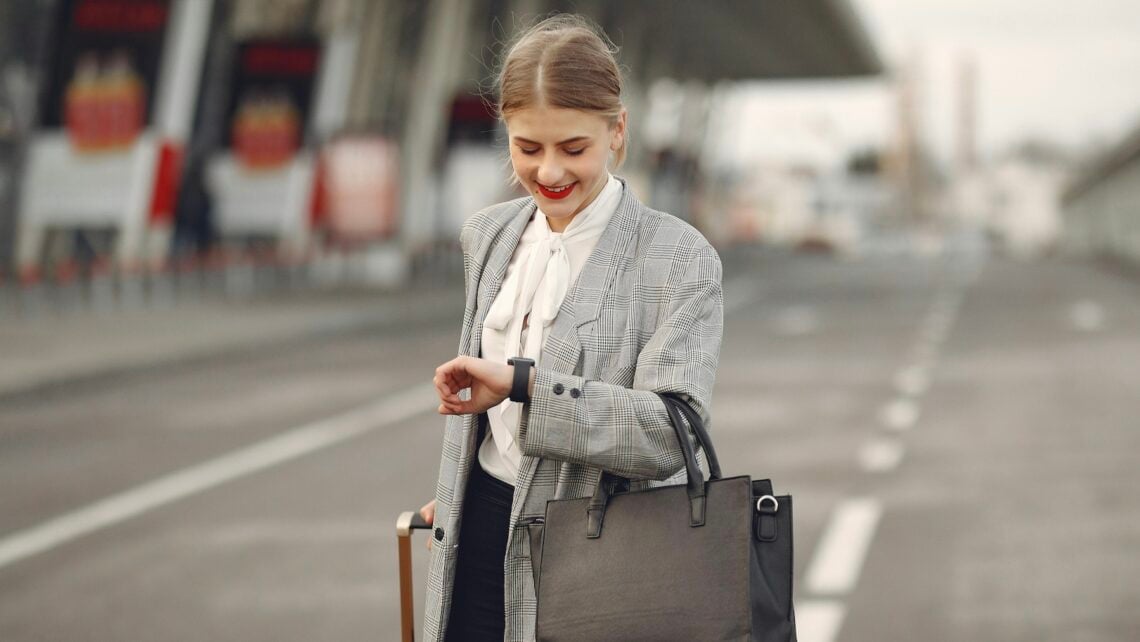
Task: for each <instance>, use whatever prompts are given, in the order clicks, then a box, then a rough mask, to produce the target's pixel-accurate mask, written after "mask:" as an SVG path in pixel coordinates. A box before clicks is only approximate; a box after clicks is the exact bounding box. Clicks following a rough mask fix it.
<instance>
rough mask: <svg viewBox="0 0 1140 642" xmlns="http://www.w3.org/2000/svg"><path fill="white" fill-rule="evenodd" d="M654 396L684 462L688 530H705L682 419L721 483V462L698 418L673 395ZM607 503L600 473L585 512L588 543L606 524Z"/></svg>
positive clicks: (696, 471) (699, 484)
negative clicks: (693, 528)
mask: <svg viewBox="0 0 1140 642" xmlns="http://www.w3.org/2000/svg"><path fill="white" fill-rule="evenodd" d="M657 396H659V397H661V401H662V402H663V403H664V404H665V412H667V413H668V414H669V423H671V424H672V425H673V431H674V433H675V434H676V435H677V443H679V444H680V446H681V453H682V454H683V455H684V458H685V471H686V473H687V476H688V480H687V482H686V484H685V486H686V490H687V493H688V495H689V526H704V524H705V497H706V491H705V481H704V477H703V475H702V474H701V468H700V466H699V465H698V464H697V454H696V450H695V449H694V447H693V443H692V441H690V439H689V431H688V429H687V428H686V426H685V421H684V420H683V419H682V415H684V417H685V419H687V420H688V422H689V425H690V426H691V427H692V428H693V433H694V435H695V436H696V439H697V442H698V444H700V445H701V446H702V447H703V448H704V449H705V454H706V456H707V457H708V460H709V478H710V479H720V476H721V472H720V461H719V460H718V459H717V456H716V451H715V450H714V449H713V446H712V440H711V439H710V438H709V434H708V431H706V430H705V427H704V424H703V423H702V422H701V418H700V415H698V414H697V412H696V411H695V410H693V409H692V407H691V406H689V404H688V403H686V402H685V401H684V400H683V399H681V398H679V397H677V396H675V394H674V393H657ZM609 501H610V492H609V489H608V488H607V487H606V475H605V473H603V474H602V475H601V477H599V478H598V485H597V487H596V488H595V489H594V495H593V497H591V498H590V503H589V505H588V506H587V508H586V537H588V538H590V539H597V538H598V537H601V535H602V523H603V522H604V521H605V515H606V505H607V504H609Z"/></svg>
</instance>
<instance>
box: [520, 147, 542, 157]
mask: <svg viewBox="0 0 1140 642" xmlns="http://www.w3.org/2000/svg"><path fill="white" fill-rule="evenodd" d="M519 151H520V152H522V153H524V154H526V155H527V156H533V155H535V154H537V153H538V148H537V147H531V148H527V147H519Z"/></svg>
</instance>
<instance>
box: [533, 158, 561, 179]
mask: <svg viewBox="0 0 1140 642" xmlns="http://www.w3.org/2000/svg"><path fill="white" fill-rule="evenodd" d="M564 173H565V172H564V170H563V169H562V165H561V164H560V163H559V162H558V158H557V157H556V155H555V154H546V155H545V156H543V158H542V160H541V161H539V164H538V175H537V176H536V177H535V180H537V181H538V182H539V183H542V184H543V185H549V186H556V185H558V184H559V181H561V180H562V176H563V174H564Z"/></svg>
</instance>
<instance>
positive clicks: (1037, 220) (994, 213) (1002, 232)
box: [949, 147, 1072, 258]
mask: <svg viewBox="0 0 1140 642" xmlns="http://www.w3.org/2000/svg"><path fill="white" fill-rule="evenodd" d="M1071 175H1072V172H1071V162H1070V161H1069V160H1068V158H1066V157H1065V156H1064V155H1062V154H1059V153H1055V152H1048V153H1040V152H1039V151H1036V150H1035V149H1034V148H1032V147H1022V148H1020V149H1016V150H1013V151H1012V152H1010V153H1008V154H1005V155H1004V156H1002V157H1001V158H999V159H997V160H995V161H992V162H989V163H979V164H975V165H973V166H972V167H971V168H970V169H969V170H968V171H965V172H963V173H961V174H960V175H959V176H958V177H957V179H956V180H955V182H954V184H953V186H952V188H951V191H950V193H949V198H950V200H951V201H952V205H951V206H950V207H951V209H952V211H953V214H954V215H955V216H956V218H957V220H960V221H964V222H967V223H970V224H972V225H975V226H978V227H980V228H982V229H984V230H986V231H987V232H988V233H989V235H990V237H991V238H992V239H993V240H994V241H996V242H997V247H998V249H1002V250H1004V251H1006V252H1008V253H1009V254H1011V255H1013V256H1017V257H1022V258H1028V257H1033V256H1038V255H1041V254H1044V253H1048V252H1050V251H1052V250H1053V249H1054V248H1055V247H1056V245H1057V242H1058V238H1059V235H1060V231H1061V195H1062V192H1063V190H1064V188H1065V185H1066V183H1067V182H1068V180H1069V179H1070V177H1071Z"/></svg>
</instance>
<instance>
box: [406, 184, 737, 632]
mask: <svg viewBox="0 0 1140 642" xmlns="http://www.w3.org/2000/svg"><path fill="white" fill-rule="evenodd" d="M619 180H621V179H619ZM622 182H623V193H622V198H621V200H620V202H619V204H618V207H617V210H616V211H615V212H614V215H613V216H612V218H611V219H610V222H609V224H608V225H607V227H606V230H605V232H604V233H603V234H602V236H601V238H600V239H599V241H598V244H597V246H596V247H595V248H594V250H593V252H592V253H591V254H590V257H589V258H588V259H587V261H586V263H585V265H584V266H583V268H582V271H581V272H580V273H579V275H578V277H577V279H576V281H575V282H574V283H573V284H572V285H571V287H570V290H569V291H568V292H567V295H566V298H565V299H564V301H563V303H562V307H561V308H560V310H559V313H558V316H557V317H556V318H555V321H554V324H553V325H552V326H551V330H550V333H549V334H548V336H547V338H546V343H545V344H544V347H543V352H542V355H541V358H540V364H539V369H538V371H537V372H536V382H535V394H534V397H533V398H532V400H531V402H530V403H529V404H527V407H526V408H525V409H524V413H523V417H522V425H521V426H520V445H521V447H522V449H523V455H524V456H523V460H522V462H521V466H520V470H519V475H518V478H517V480H516V490H515V497H514V503H513V506H512V510H511V525H510V532H509V535H508V546H507V555H506V558H505V559H504V573H505V584H506V586H505V596H504V599H505V603H506V608H507V636H506V639H508V640H527V639H532V638H533V636H534V622H535V611H536V609H535V607H536V605H535V597H534V587H533V582H532V575H531V568H530V557H529V556H530V551H529V540H528V537H527V533H526V529H525V528H516V525H517V524H518V523H519V522H520V521H522V520H525V519H526V518H527V517H532V516H539V515H543V514H544V513H545V508H546V502H547V501H549V500H551V499H560V498H566V497H582V496H587V495H589V494H591V493H592V492H593V489H594V486H595V485H596V484H597V481H598V479H599V478H600V476H601V474H602V471H603V469H606V470H610V471H613V472H615V473H617V474H619V475H622V476H625V477H628V478H630V479H634V480H638V481H635V482H634V484H635V487H637V486H650V485H659V484H662V483H679V482H683V475H684V470H683V468H682V466H683V460H682V458H681V454H680V450H679V447H678V445H677V442H676V438H675V437H674V436H673V431H672V428H671V426H670V425H669V419H668V415H667V413H666V412H665V410H664V407H663V406H662V404H661V403H660V400H659V399H658V398H657V395H656V394H654V392H679V393H681V394H683V395H686V396H687V397H688V398H689V400H690V403H691V404H692V405H693V407H694V408H695V409H696V410H697V411H698V413H700V414H701V416H702V418H703V419H704V420H705V422H706V425H708V424H710V423H711V422H710V421H709V420H710V416H709V412H708V402H709V399H710V397H711V393H712V385H713V379H714V376H715V370H716V364H717V360H718V357H719V350H720V335H721V315H722V305H723V302H722V295H721V289H720V286H721V284H720V277H721V271H720V270H721V266H720V260H719V257H718V256H717V254H716V252H715V251H714V250H713V249H712V247H711V246H709V245H708V242H707V241H706V240H705V239H704V237H703V236H701V235H700V233H698V232H697V231H696V230H694V229H693V228H692V227H691V226H689V225H688V224H686V223H683V222H681V221H680V220H678V219H676V218H675V217H672V216H669V215H667V214H662V213H660V212H655V211H653V210H651V209H649V208H647V207H645V206H644V205H642V204H641V203H640V202H639V201H638V200H637V199H636V198H635V197H634V196H633V194H632V192H631V191H630V189H629V187H628V185H624V183H625V181H624V180H623V181H622ZM535 213H536V207H535V204H534V200H533V199H532V198H530V197H526V198H521V199H516V200H514V201H510V202H507V203H502V204H499V205H496V206H493V207H491V208H488V209H486V210H483V211H481V212H479V213H478V214H476V215H475V216H473V217H471V218H470V219H469V220H468V221H467V223H465V224H464V227H463V231H462V233H461V243H462V245H463V248H464V272H465V294H466V296H465V299H466V302H465V309H464V319H463V327H462V330H461V333H460V344H459V354H466V355H470V356H478V355H479V343H480V337H481V335H482V328H483V320H484V319H485V317H486V314H487V309H488V308H489V307H490V305H491V302H492V301H494V298H495V296H496V295H497V294H498V292H499V290H500V288H501V286H502V282H503V279H504V278H505V276H506V270H507V265H508V264H509V262H510V259H511V256H512V255H513V253H514V251H515V248H516V247H517V245H518V241H519V239H520V238H521V235H522V232H523V230H524V229H525V227H526V224H527V222H528V221H529V220H530V218H531V216H532V215H534V214H535ZM555 384H561V385H559V386H555ZM587 384H591V385H587ZM553 390H562V391H566V393H567V394H563V393H557V394H556V393H554V392H552V391H553ZM571 390H574V391H578V392H579V393H580V396H579V395H575V396H574V397H571V395H570V394H568V393H569V391H571ZM477 434H478V418H477V417H476V416H471V415H468V416H460V417H455V416H449V417H448V418H447V419H446V423H445V428H444V439H443V449H442V457H441V461H440V475H439V483H438V484H437V488H436V500H437V505H436V526H437V527H439V528H441V529H442V533H437V538H436V539H437V541H436V542H435V544H436V545H435V547H434V548H433V553H432V559H431V564H430V574H429V577H428V584H427V598H426V600H425V619H424V637H425V639H427V640H438V639H442V637H443V635H444V629H445V624H446V621H447V617H448V615H449V612H450V607H451V586H452V582H453V579H454V572H455V559H456V555H457V543H458V542H459V540H460V537H459V533H460V525H461V517H462V512H463V511H462V509H463V506H462V501H461V500H462V498H463V493H464V491H465V489H466V484H467V478H468V474H469V472H470V469H471V466H472V465H473V463H474V460H475V456H476V450H477V446H478V444H476V443H475V442H476V437H477ZM698 458H699V459H700V460H701V461H702V465H703V453H700V454H699V457H698ZM654 480H656V481H654ZM440 537H442V539H440Z"/></svg>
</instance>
